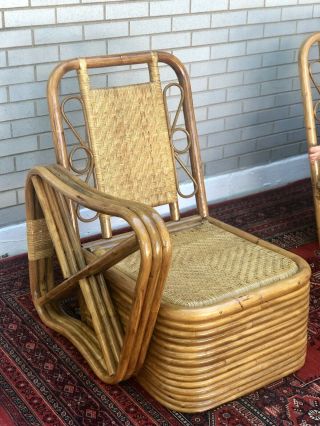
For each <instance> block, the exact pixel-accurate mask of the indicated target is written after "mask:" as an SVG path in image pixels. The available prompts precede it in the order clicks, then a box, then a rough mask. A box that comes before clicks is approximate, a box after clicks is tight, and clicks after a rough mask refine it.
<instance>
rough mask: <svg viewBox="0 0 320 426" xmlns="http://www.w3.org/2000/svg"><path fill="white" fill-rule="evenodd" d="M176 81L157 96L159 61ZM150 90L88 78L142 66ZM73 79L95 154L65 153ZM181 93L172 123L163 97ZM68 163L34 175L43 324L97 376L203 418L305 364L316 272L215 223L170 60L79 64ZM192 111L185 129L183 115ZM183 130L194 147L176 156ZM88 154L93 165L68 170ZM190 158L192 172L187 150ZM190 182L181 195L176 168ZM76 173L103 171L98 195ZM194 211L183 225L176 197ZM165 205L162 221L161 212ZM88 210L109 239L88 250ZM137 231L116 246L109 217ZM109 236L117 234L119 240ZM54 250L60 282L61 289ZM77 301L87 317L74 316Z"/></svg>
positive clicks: (36, 284) (161, 56)
mask: <svg viewBox="0 0 320 426" xmlns="http://www.w3.org/2000/svg"><path fill="white" fill-rule="evenodd" d="M159 62H160V63H163V64H166V65H168V66H169V67H171V68H172V69H173V71H175V73H176V75H177V78H178V82H176V83H173V84H170V85H169V86H167V87H166V88H165V89H164V94H163V91H162V88H161V84H160V79H159V67H158V63H159ZM142 64H146V65H147V66H148V69H149V75H150V81H148V82H146V83H143V84H136V85H131V86H125V87H115V88H109V89H105V88H104V89H92V88H91V85H90V77H89V74H88V72H87V70H88V69H91V68H99V67H100V68H101V67H109V66H112V67H114V66H116V65H121V66H122V65H140V66H141V65H142ZM74 70H76V71H77V72H78V76H79V82H80V96H77V97H75V96H72V97H71V98H70V97H69V98H68V99H67V101H68V100H72V101H74V100H75V99H77V100H78V101H79V102H80V103H81V105H82V107H83V111H84V116H85V123H86V128H87V135H88V144H86V143H85V141H83V140H82V138H81V136H80V134H79V133H78V132H77V131H76V129H75V128H74V127H72V126H71V129H72V131H73V132H74V134H75V136H76V138H77V139H78V144H77V145H74V146H73V147H72V149H71V151H69V152H68V145H67V143H66V140H65V131H64V122H67V123H69V124H70V121H69V119H68V116H67V114H66V113H65V112H64V108H63V107H64V105H65V102H66V101H63V102H62V105H61V103H60V97H59V84H60V80H61V78H62V77H63V75H64V74H66V73H67V72H69V71H74ZM177 89H179V91H180V93H181V96H180V108H178V112H177V114H175V116H174V117H172V118H171V115H170V114H169V113H168V111H167V101H166V99H167V95H168V93H170V92H171V91H173V90H177ZM48 98H49V107H50V116H51V122H52V129H53V138H54V143H55V149H56V155H57V162H58V165H53V166H46V167H36V168H34V169H33V170H32V171H31V172H30V173H29V176H28V180H27V185H26V203H27V224H28V245H29V265H30V280H31V292H32V297H33V301H34V304H35V307H36V309H37V311H38V314H39V315H40V317H41V319H42V320H43V321H44V323H45V324H47V325H48V326H49V327H51V328H52V329H54V330H56V331H58V332H59V333H61V334H63V335H64V336H65V337H67V338H68V339H69V340H70V341H71V342H72V343H73V344H74V345H75V346H76V347H77V348H78V350H79V351H80V352H81V353H82V355H83V356H84V358H85V359H86V361H87V362H88V363H89V365H90V366H91V368H92V369H93V371H94V372H95V373H96V374H97V376H98V377H99V378H100V379H101V380H103V381H104V382H106V383H110V384H112V383H118V382H119V381H121V380H124V379H128V378H129V377H131V376H133V375H135V376H136V377H137V380H138V381H139V382H140V383H141V385H142V386H144V388H145V389H146V390H147V391H149V392H150V394H151V395H152V396H154V397H155V398H156V399H157V400H158V401H160V402H161V403H162V404H164V405H165V406H166V407H169V408H172V409H175V410H179V411H185V412H198V411H203V410H206V409H209V408H212V407H215V406H217V405H219V404H222V403H224V402H227V401H230V400H232V399H235V398H237V397H240V396H242V395H245V394H247V393H249V392H251V391H253V390H255V389H258V388H260V387H262V386H265V385H267V384H269V383H271V382H273V381H275V380H278V379H280V378H282V377H284V376H286V375H288V374H290V373H292V372H294V371H296V370H297V369H299V368H300V367H301V366H302V365H303V363H304V360H305V354H306V336H307V335H306V329H307V317H308V298H309V277H310V268H309V266H308V265H307V263H306V262H305V261H304V260H302V259H300V258H299V257H298V256H296V255H294V254H292V253H288V252H286V251H285V250H283V249H281V248H279V247H275V246H273V245H272V244H270V243H267V242H264V241H261V240H259V239H258V238H256V237H254V236H252V235H249V234H247V233H245V232H243V231H241V230H239V229H237V228H234V227H232V226H229V225H226V224H224V223H222V222H220V221H218V220H215V219H214V218H211V217H209V215H208V207H207V202H206V196H205V189H204V181H203V175H202V166H201V162H200V154H199V146H198V137H197V131H196V125H195V119H194V111H193V105H192V97H191V90H190V83H189V79H188V76H187V73H186V70H185V68H184V67H183V65H182V64H181V62H180V61H179V60H178V59H177V58H176V57H174V56H172V55H170V54H168V53H165V52H142V53H131V54H125V55H113V56H105V57H96V58H83V59H74V60H70V61H67V62H64V63H62V64H61V65H59V66H58V67H57V68H56V70H55V71H54V72H53V74H52V76H51V78H50V81H49V86H48ZM180 109H181V112H182V113H183V115H184V120H183V123H184V124H181V125H178V123H179V122H180V121H178V120H179V118H178V114H179V110H180ZM177 132H180V133H183V134H184V135H185V136H186V140H187V141H186V147H185V148H181V147H180V148H177V147H175V145H174V139H175V135H176V133H177ZM79 150H82V152H83V153H84V154H85V155H86V164H85V165H84V167H83V168H82V170H78V168H77V167H76V166H75V163H74V162H73V161H72V160H73V157H74V155H75V153H76V152H77V151H79ZM187 153H188V154H189V155H190V164H191V169H190V170H189V169H188V167H186V166H185V164H184V162H183V160H182V159H181V154H183V155H185V154H187ZM175 163H178V166H179V170H180V171H179V173H180V172H181V170H182V171H183V172H184V173H186V174H187V176H188V177H189V178H190V180H191V182H192V186H193V190H192V191H191V193H190V194H187V195H186V194H182V193H181V189H180V186H179V182H178V173H177V172H176V169H175ZM72 170H73V171H74V172H76V174H79V175H80V174H85V176H86V179H85V180H86V182H87V181H89V180H90V174H93V177H94V181H95V184H96V188H91V187H89V185H88V184H87V183H86V182H83V181H82V180H80V179H79V177H77V176H75V175H74V174H73V173H71V171H72ZM178 194H179V195H180V196H181V197H186V196H195V200H196V206H197V213H196V214H195V215H193V216H189V217H186V218H184V219H180V213H179V196H178ZM163 204H168V205H169V208H170V209H169V210H170V214H171V221H169V222H167V223H165V222H164V221H163V220H162V218H161V217H160V216H159V214H158V213H157V212H156V211H155V210H154V209H153V207H154V206H159V205H163ZM79 206H83V207H86V208H88V209H91V210H94V211H96V212H98V215H99V218H100V222H101V229H102V235H103V238H102V239H101V240H99V241H95V242H93V243H87V244H85V245H81V243H80V239H79V234H78V218H81V214H82V213H81V210H79ZM111 216H116V217H120V218H122V219H124V220H125V221H126V222H127V223H128V224H129V225H130V227H131V228H132V230H131V231H129V232H128V233H125V234H121V235H118V236H117V235H116V236H112V230H111V225H110V217H111ZM111 237H112V238H111ZM54 252H55V254H56V256H57V258H58V261H59V263H60V267H61V270H62V273H63V275H64V281H63V282H62V283H60V284H55V283H54V277H53V266H52V258H53V254H54ZM70 296H72V297H77V300H78V304H79V308H80V312H81V314H80V316H79V315H77V313H74V314H70V310H67V311H66V309H65V303H66V301H65V300H66V299H68V298H70Z"/></svg>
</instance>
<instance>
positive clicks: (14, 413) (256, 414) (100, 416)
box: [0, 180, 320, 426]
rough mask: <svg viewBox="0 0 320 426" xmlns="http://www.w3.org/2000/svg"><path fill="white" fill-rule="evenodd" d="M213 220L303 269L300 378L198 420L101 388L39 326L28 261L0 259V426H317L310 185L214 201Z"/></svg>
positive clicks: (129, 385)
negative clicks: (306, 302)
mask: <svg viewBox="0 0 320 426" xmlns="http://www.w3.org/2000/svg"><path fill="white" fill-rule="evenodd" d="M211 214H212V215H213V216H215V217H218V218H219V219H222V220H224V221H225V222H228V223H231V224H233V225H236V226H238V227H240V228H242V229H244V230H246V231H249V232H251V233H253V234H256V235H257V236H259V237H262V238H264V239H267V240H269V241H272V242H273V243H275V244H278V245H281V246H282V247H285V248H288V249H292V250H293V251H295V252H296V253H298V254H300V255H302V256H304V257H305V258H306V259H307V260H308V261H309V263H310V265H311V268H312V271H313V276H312V293H311V309H310V324H309V345H308V355H307V362H306V364H305V366H304V367H303V368H302V369H301V370H299V371H298V372H297V373H295V374H292V375H291V376H289V377H287V378H285V379H282V380H279V381H277V382H276V383H273V384H272V385H270V386H268V387H266V388H264V389H261V390H259V391H256V392H254V393H252V394H250V395H248V396H246V397H243V398H240V399H238V400H236V401H234V402H230V403H228V404H224V405H222V406H220V407H218V408H216V409H213V410H209V411H206V412H203V413H200V414H183V413H178V412H175V411H171V410H167V409H165V408H164V407H162V406H161V405H160V404H159V403H157V402H156V401H154V400H153V399H152V398H151V397H150V396H149V395H148V394H147V393H146V392H145V391H144V390H143V389H142V388H141V387H140V386H139V385H138V384H137V382H136V381H135V380H134V379H131V380H128V381H126V382H124V383H122V384H121V385H115V386H108V385H105V384H104V383H102V382H100V381H99V380H98V379H97V378H96V377H95V376H94V375H93V374H92V373H91V371H90V369H89V368H88V366H87V365H86V363H85V362H84V361H83V359H82V357H81V355H80V354H79V353H78V352H77V351H76V350H75V349H74V348H73V347H72V345H71V344H69V343H68V341H67V340H66V339H64V338H63V337H61V336H58V335H57V334H56V333H54V332H52V331H51V330H49V329H47V328H46V327H45V326H44V325H43V324H42V323H41V322H40V320H39V318H38V316H37V314H36V312H35V310H34V308H33V305H32V303H31V299H30V294H29V289H28V271H27V260H26V256H19V257H15V258H8V259H5V260H2V261H1V262H0V289H1V291H0V425H1V426H13V425H17V426H29V425H55V426H62V425H70V426H71V425H84V426H87V425H92V426H102V425H127V426H130V425H136V426H138V425H139V426H147V425H148V426H149V425H150V426H151V425H173V426H180V425H184V426H189V425H199V426H204V425H219V426H251V425H254V426H260V425H261V426H262V425H285V426H289V425H305V426H307V425H320V252H319V250H318V245H317V244H316V243H315V239H316V232H315V223H314V212H313V205H312V196H311V187H310V182H309V181H308V180H303V181H299V182H296V183H294V184H291V185H288V186H286V187H283V188H279V189H276V190H271V191H267V192H264V193H260V194H257V195H253V196H248V197H244V198H241V199H238V200H232V201H228V202H224V203H220V204H217V205H215V206H213V207H212V208H211Z"/></svg>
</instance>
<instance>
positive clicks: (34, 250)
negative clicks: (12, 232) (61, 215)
mask: <svg viewBox="0 0 320 426" xmlns="http://www.w3.org/2000/svg"><path fill="white" fill-rule="evenodd" d="M27 239H28V258H29V260H38V259H43V258H45V257H50V256H52V254H53V244H52V241H51V238H50V234H49V231H48V228H47V224H46V221H45V219H37V220H27Z"/></svg>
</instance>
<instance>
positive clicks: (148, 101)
mask: <svg viewBox="0 0 320 426" xmlns="http://www.w3.org/2000/svg"><path fill="white" fill-rule="evenodd" d="M84 72H85V70H83V69H82V70H80V73H79V74H80V86H81V93H82V97H83V100H84V104H85V109H86V115H87V120H88V128H89V134H90V143H91V148H92V153H93V157H94V164H95V173H96V178H97V186H98V188H99V189H100V190H101V191H103V192H106V193H108V194H110V195H114V196H118V197H121V198H125V199H129V200H134V201H140V202H143V203H146V204H149V205H152V206H157V205H161V204H167V203H171V202H174V201H176V199H177V195H176V183H175V175H174V163H173V155H172V150H171V146H170V141H169V135H168V128H167V122H166V116H165V110H164V104H163V98H162V92H161V87H160V83H159V82H151V83H147V84H139V85H132V86H125V87H116V88H111V89H96V90H91V89H90V88H89V83H88V77H87V76H84ZM153 74H154V71H153Z"/></svg>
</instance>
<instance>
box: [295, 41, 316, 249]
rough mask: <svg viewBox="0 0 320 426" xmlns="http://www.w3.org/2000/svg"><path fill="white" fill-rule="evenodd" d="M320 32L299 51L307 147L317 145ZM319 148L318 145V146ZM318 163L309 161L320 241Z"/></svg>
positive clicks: (305, 42)
mask: <svg viewBox="0 0 320 426" xmlns="http://www.w3.org/2000/svg"><path fill="white" fill-rule="evenodd" d="M319 65H320V33H315V34H312V35H311V36H309V37H308V38H307V39H306V40H305V41H304V43H303V44H302V46H301V48H300V52H299V71H300V83H301V91H302V99H303V107H304V120H305V127H306V136H307V147H308V149H310V148H312V147H316V146H318V135H317V127H318V126H319V124H320V117H319V107H320V84H319V71H320V69H319ZM319 149H320V147H319ZM319 167H320V163H319V161H315V162H313V163H311V162H310V171H311V182H312V192H313V201H314V208H315V216H316V224H317V235H318V241H319V243H320V173H319Z"/></svg>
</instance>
